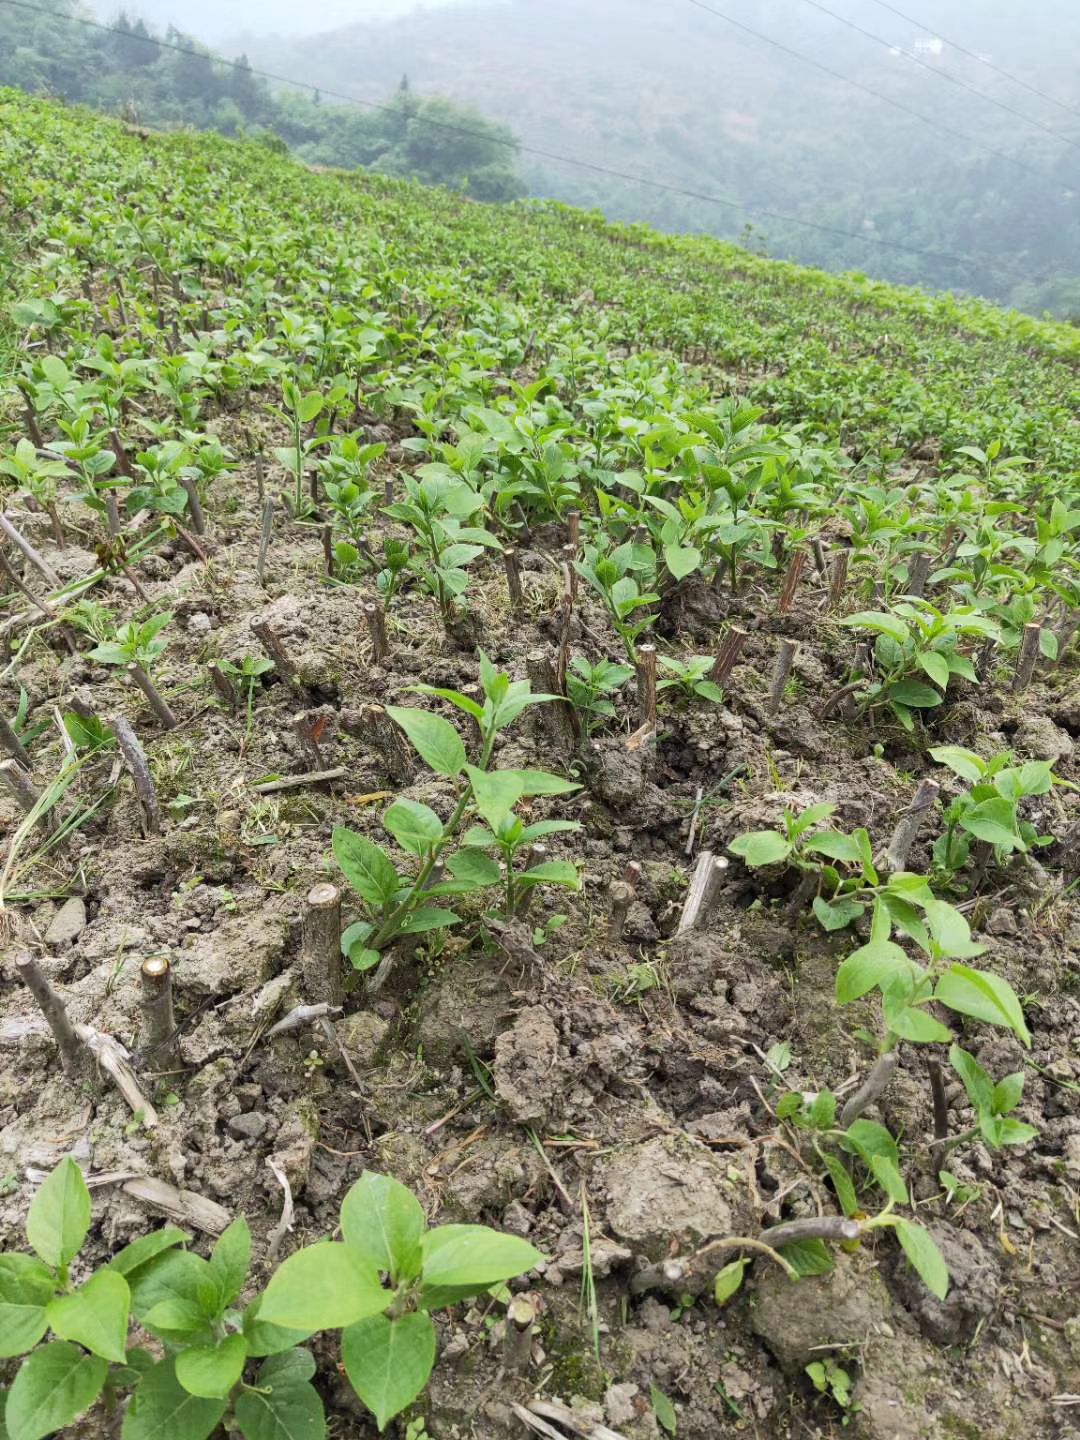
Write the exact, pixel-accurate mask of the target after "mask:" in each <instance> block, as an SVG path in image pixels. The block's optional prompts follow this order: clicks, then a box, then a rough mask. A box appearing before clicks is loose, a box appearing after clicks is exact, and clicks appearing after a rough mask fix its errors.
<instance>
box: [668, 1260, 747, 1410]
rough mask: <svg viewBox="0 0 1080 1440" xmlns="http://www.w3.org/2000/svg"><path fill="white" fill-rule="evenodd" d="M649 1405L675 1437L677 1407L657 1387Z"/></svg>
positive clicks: (727, 1267)
mask: <svg viewBox="0 0 1080 1440" xmlns="http://www.w3.org/2000/svg"><path fill="white" fill-rule="evenodd" d="M733 1263H734V1264H736V1265H738V1264H740V1263H741V1264H745V1263H746V1262H745V1261H741V1262H740V1261H738V1260H736V1261H734V1262H733ZM730 1268H731V1267H730V1266H729V1265H725V1266H724V1269H725V1270H729V1269H730ZM719 1278H720V1277H719V1276H717V1279H719ZM649 1403H650V1404H651V1405H652V1408H653V1414H654V1415H655V1416H656V1418H657V1420H658V1421H659V1422H660V1424H661V1425H662V1426H663V1428H664V1429H665V1430H666V1431H667V1433H668V1434H669V1435H674V1434H675V1429H676V1426H677V1425H678V1423H679V1421H678V1416H677V1415H676V1414H675V1406H674V1405H673V1404H672V1403H671V1401H670V1400H669V1399H668V1397H667V1396H666V1395H665V1394H664V1392H663V1390H658V1389H657V1387H656V1386H655V1385H650V1386H649Z"/></svg>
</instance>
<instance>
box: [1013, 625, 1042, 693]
mask: <svg viewBox="0 0 1080 1440" xmlns="http://www.w3.org/2000/svg"><path fill="white" fill-rule="evenodd" d="M1041 636H1042V626H1041V625H1040V624H1039V623H1038V621H1037V620H1033V621H1031V622H1030V624H1027V625H1025V626H1024V633H1023V637H1022V638H1021V641H1020V654H1019V656H1018V657H1017V660H1016V670H1015V671H1014V673H1013V682H1012V688H1013V693H1014V694H1016V693H1017V692H1019V691H1021V690H1026V689H1027V687H1028V686H1029V685H1030V684H1031V677H1032V676H1033V675H1034V673H1035V662H1036V661H1037V660H1038V658H1039V641H1040V638H1041Z"/></svg>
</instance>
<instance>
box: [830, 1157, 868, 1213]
mask: <svg viewBox="0 0 1080 1440" xmlns="http://www.w3.org/2000/svg"><path fill="white" fill-rule="evenodd" d="M821 1158H822V1160H823V1161H824V1162H825V1169H826V1170H827V1171H828V1172H829V1178H830V1179H831V1180H832V1182H833V1189H834V1190H835V1191H836V1198H837V1200H839V1202H840V1209H841V1210H843V1212H844V1214H845V1215H848V1216H850V1215H854V1214H855V1212H856V1211H857V1210H858V1208H859V1201H858V1197H857V1196H856V1194H855V1186H854V1185H853V1184H852V1183H851V1176H850V1175H849V1174H848V1172H847V1167H846V1165H845V1164H844V1162H843V1161H842V1160H839V1159H837V1157H836V1156H835V1155H830V1154H828V1153H827V1152H826V1153H824V1154H822V1157H821Z"/></svg>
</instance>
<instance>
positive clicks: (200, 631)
mask: <svg viewBox="0 0 1080 1440" xmlns="http://www.w3.org/2000/svg"><path fill="white" fill-rule="evenodd" d="M187 628H188V633H189V634H191V635H209V633H210V631H211V629H212V628H213V622H212V621H211V619H210V616H209V615H204V614H203V612H202V611H201V610H196V611H195V613H194V615H189V616H188V622H187Z"/></svg>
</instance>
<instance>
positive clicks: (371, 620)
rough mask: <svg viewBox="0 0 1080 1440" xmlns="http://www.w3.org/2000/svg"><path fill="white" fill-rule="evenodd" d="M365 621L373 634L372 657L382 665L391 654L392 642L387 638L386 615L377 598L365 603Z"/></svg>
mask: <svg viewBox="0 0 1080 1440" xmlns="http://www.w3.org/2000/svg"><path fill="white" fill-rule="evenodd" d="M364 621H365V623H366V624H367V628H368V634H369V635H370V636H371V652H372V659H373V660H374V661H375V664H376V665H381V664H382V662H383V661H384V660H385V659H386V657H387V655H388V654H389V651H390V642H389V640H388V639H387V638H386V615H385V613H384V611H383V608H382V606H381V605H380V604H379V603H378V601H377V600H369V601H368V602H367V603H366V604H365V606H364Z"/></svg>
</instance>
